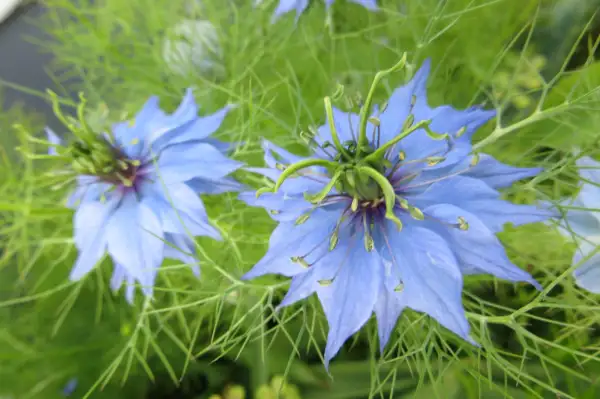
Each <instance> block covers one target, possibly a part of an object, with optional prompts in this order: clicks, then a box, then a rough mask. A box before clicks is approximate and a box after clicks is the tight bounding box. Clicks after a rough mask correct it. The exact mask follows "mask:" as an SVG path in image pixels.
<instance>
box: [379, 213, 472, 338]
mask: <svg viewBox="0 0 600 399" xmlns="http://www.w3.org/2000/svg"><path fill="white" fill-rule="evenodd" d="M386 231H387V232H388V233H387V241H386V243H389V246H387V245H383V246H382V247H381V249H380V251H381V252H382V255H383V256H384V257H386V258H388V259H389V260H390V261H391V262H392V265H391V267H392V273H397V275H398V276H399V279H400V280H401V282H402V284H403V287H402V288H401V290H400V293H399V301H400V304H402V305H405V306H406V307H409V308H411V309H413V310H416V311H418V312H424V313H426V314H428V315H429V316H431V317H433V318H434V319H435V320H437V321H438V322H439V323H440V324H441V325H442V326H444V327H446V328H447V329H449V330H450V331H452V332H454V333H455V334H457V335H458V336H460V337H461V338H463V339H464V340H466V341H468V342H470V343H473V344H475V341H473V339H472V338H471V337H470V335H469V334H470V333H469V331H470V326H469V323H468V321H467V318H466V315H465V311H464V308H463V305H462V286H463V276H462V273H461V271H460V268H459V266H458V263H457V260H456V257H455V256H454V253H453V252H452V250H451V249H450V243H448V242H447V241H446V240H445V239H444V238H442V237H441V236H440V235H438V234H436V233H435V232H433V231H431V230H428V229H426V228H424V227H421V226H419V225H418V224H407V225H406V226H405V229H404V230H403V231H402V232H401V233H399V234H398V233H395V231H397V229H396V227H395V225H393V224H392V223H391V222H389V221H387V222H386Z"/></svg>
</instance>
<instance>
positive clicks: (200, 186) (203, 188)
mask: <svg viewBox="0 0 600 399" xmlns="http://www.w3.org/2000/svg"><path fill="white" fill-rule="evenodd" d="M185 184H187V185H188V186H189V187H190V188H191V189H192V190H194V191H195V192H197V193H199V194H223V193H229V192H232V191H233V192H235V191H241V190H243V189H244V185H243V184H241V183H239V182H237V181H235V180H234V179H232V178H230V177H222V178H220V179H208V178H195V179H192V180H189V181H187V182H186V183H185Z"/></svg>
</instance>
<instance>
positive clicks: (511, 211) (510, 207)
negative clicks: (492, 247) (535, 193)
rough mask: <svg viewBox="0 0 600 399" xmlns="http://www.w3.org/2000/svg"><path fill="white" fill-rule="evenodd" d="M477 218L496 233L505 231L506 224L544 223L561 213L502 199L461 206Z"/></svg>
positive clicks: (465, 203) (467, 203)
mask: <svg viewBox="0 0 600 399" xmlns="http://www.w3.org/2000/svg"><path fill="white" fill-rule="evenodd" d="M459 206H460V207H461V208H462V209H464V210H466V211H468V212H470V213H472V214H474V215H477V217H478V218H479V219H480V220H481V221H482V222H483V223H484V224H485V225H486V226H487V227H488V228H489V229H490V230H491V231H492V232H494V233H498V232H500V231H502V230H503V229H504V225H505V224H506V223H511V224H513V225H514V226H521V225H524V224H528V223H538V222H544V221H546V220H548V219H550V218H553V217H559V216H560V213H558V212H557V211H555V210H552V209H549V208H546V209H545V208H542V207H539V206H536V205H517V204H513V203H510V202H508V201H504V200H501V199H495V200H481V201H477V200H475V201H469V202H464V203H463V204H461V205H459Z"/></svg>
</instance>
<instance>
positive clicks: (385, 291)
mask: <svg viewBox="0 0 600 399" xmlns="http://www.w3.org/2000/svg"><path fill="white" fill-rule="evenodd" d="M389 280H392V279H391V278H390V279H389ZM393 280H398V279H397V278H396V279H393ZM397 286H398V283H396V284H395V285H393V286H392V287H391V288H390V287H388V284H385V283H384V282H383V281H382V283H381V285H380V287H379V298H377V303H376V304H375V317H376V318H377V333H378V335H379V351H380V352H381V353H383V351H384V349H385V347H386V345H387V343H388V341H389V340H390V337H391V336H392V332H393V331H394V328H395V327H396V324H397V323H398V318H399V317H400V315H401V314H402V312H403V311H404V309H405V308H406V304H405V303H404V302H403V301H401V300H400V298H399V297H400V295H399V294H398V293H397V292H394V288H395V287H397Z"/></svg>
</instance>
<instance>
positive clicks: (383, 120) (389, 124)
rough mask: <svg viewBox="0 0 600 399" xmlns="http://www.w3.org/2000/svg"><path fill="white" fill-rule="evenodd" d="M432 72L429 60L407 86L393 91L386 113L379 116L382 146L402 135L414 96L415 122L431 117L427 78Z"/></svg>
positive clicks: (413, 111) (413, 110)
mask: <svg viewBox="0 0 600 399" xmlns="http://www.w3.org/2000/svg"><path fill="white" fill-rule="evenodd" d="M430 70H431V60H429V59H427V60H425V62H423V65H422V66H421V68H420V69H419V70H418V71H417V72H416V73H415V76H414V77H413V78H412V79H411V80H410V81H409V82H408V83H407V84H406V85H404V86H401V87H398V88H397V89H395V90H394V91H393V93H392V95H391V96H390V98H389V100H388V103H387V107H386V109H385V111H383V112H382V113H381V115H379V120H380V126H381V139H382V140H381V143H382V144H383V143H386V142H388V141H390V140H391V139H393V138H394V137H396V136H397V135H398V134H400V132H401V130H402V126H403V125H404V122H405V121H406V119H407V118H408V115H409V114H410V113H411V102H412V101H413V96H415V98H416V100H417V101H416V103H415V104H414V107H413V108H412V113H413V114H415V121H417V122H418V121H420V120H422V119H428V117H429V116H430V112H431V109H430V108H429V107H428V106H427V90H426V85H427V77H428V76H429V72H430ZM417 116H418V117H419V118H417Z"/></svg>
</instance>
